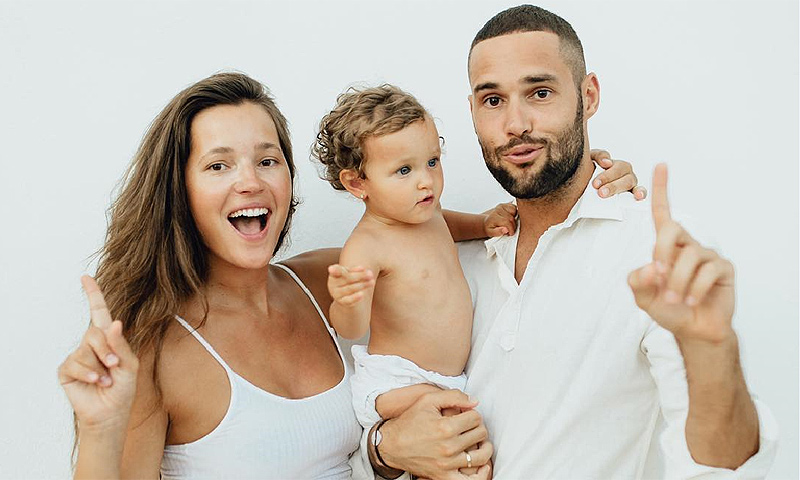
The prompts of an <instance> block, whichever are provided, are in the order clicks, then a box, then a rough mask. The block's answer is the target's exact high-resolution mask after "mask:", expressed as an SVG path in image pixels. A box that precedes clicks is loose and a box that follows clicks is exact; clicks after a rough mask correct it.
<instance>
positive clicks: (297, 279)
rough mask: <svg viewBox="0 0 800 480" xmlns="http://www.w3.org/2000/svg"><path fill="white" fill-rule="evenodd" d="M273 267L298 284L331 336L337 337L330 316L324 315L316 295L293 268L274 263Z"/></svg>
mask: <svg viewBox="0 0 800 480" xmlns="http://www.w3.org/2000/svg"><path fill="white" fill-rule="evenodd" d="M273 265H275V266H276V267H278V268H280V269H281V270H283V271H284V272H286V273H288V274H289V276H290V277H292V279H294V281H295V283H297V285H298V286H299V287H300V288H301V289H302V290H303V292H305V294H306V296H307V297H308V299H309V300H311V303H312V304H313V305H314V308H316V309H317V313H318V314H319V316H320V317H322V321H323V322H325V326H326V327H327V328H328V331H329V332H331V335H335V333H334V331H333V327H331V324H330V323H328V316H327V315H325V313H323V311H322V309H321V308H320V307H319V303H317V299H316V298H314V295H312V294H311V290H309V289H308V287H306V285H305V284H304V283H303V281H302V280H300V277H298V276H297V274H296V273H294V271H293V270H292V269H291V268H289V267H287V266H286V265H284V264H282V263H274V264H273Z"/></svg>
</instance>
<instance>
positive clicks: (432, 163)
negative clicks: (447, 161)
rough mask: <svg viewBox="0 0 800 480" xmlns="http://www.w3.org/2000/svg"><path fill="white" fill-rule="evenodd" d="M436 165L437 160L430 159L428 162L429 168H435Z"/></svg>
mask: <svg viewBox="0 0 800 480" xmlns="http://www.w3.org/2000/svg"><path fill="white" fill-rule="evenodd" d="M437 163H439V159H438V158H431V159H430V160H428V166H429V167H435V166H436V164H437Z"/></svg>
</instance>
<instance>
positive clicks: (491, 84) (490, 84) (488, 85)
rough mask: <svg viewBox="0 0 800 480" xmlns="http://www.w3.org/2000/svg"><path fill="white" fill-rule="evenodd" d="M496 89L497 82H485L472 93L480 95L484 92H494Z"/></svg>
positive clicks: (476, 86)
mask: <svg viewBox="0 0 800 480" xmlns="http://www.w3.org/2000/svg"><path fill="white" fill-rule="evenodd" d="M495 88H497V84H496V83H495V82H483V83H479V84H477V85H475V88H473V89H472V93H478V92H481V91H483V90H494V89H495Z"/></svg>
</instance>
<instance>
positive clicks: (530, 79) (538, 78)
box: [472, 73, 557, 93]
mask: <svg viewBox="0 0 800 480" xmlns="http://www.w3.org/2000/svg"><path fill="white" fill-rule="evenodd" d="M556 80H557V79H556V76H555V75H550V74H548V73H543V74H540V75H528V76H526V77H523V78H522V83H525V84H528V85H532V84H535V83H545V82H555V81H556ZM498 87H499V85H498V84H497V83H496V82H484V83H479V84H478V85H475V88H474V89H473V90H472V92H473V93H479V92H481V91H483V90H495V89H496V88H498Z"/></svg>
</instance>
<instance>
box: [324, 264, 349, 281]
mask: <svg viewBox="0 0 800 480" xmlns="http://www.w3.org/2000/svg"><path fill="white" fill-rule="evenodd" d="M345 273H347V269H346V268H345V267H343V266H341V265H339V264H334V265H329V266H328V275H330V276H331V277H333V278H341V277H343V276H344V274H345Z"/></svg>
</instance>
